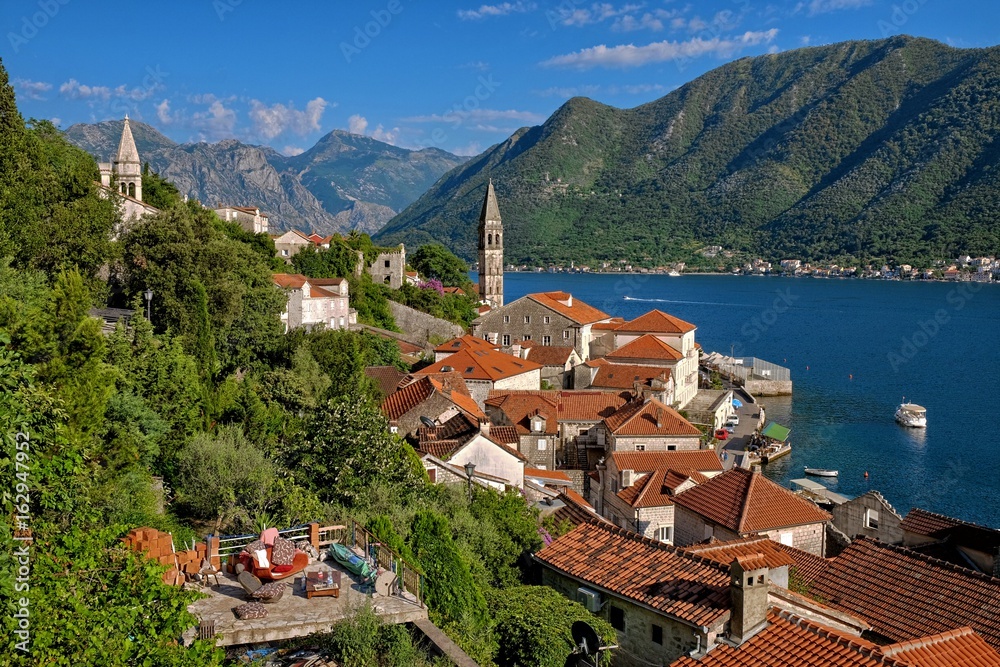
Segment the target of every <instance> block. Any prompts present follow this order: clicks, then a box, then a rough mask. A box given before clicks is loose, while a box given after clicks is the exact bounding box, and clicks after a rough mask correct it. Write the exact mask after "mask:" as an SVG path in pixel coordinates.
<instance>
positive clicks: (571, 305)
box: [566, 294, 573, 308]
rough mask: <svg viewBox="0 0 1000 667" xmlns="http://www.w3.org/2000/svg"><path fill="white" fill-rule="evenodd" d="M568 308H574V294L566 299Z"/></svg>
mask: <svg viewBox="0 0 1000 667" xmlns="http://www.w3.org/2000/svg"><path fill="white" fill-rule="evenodd" d="M566 306H567V307H568V308H572V307H573V295H572V294H570V295H568V296H567V297H566Z"/></svg>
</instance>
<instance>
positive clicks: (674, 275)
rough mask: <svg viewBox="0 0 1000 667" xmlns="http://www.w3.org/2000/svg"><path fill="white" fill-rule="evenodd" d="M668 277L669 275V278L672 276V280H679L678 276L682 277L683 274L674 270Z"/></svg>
mask: <svg viewBox="0 0 1000 667" xmlns="http://www.w3.org/2000/svg"><path fill="white" fill-rule="evenodd" d="M667 275H668V276H670V277H671V278H677V277H678V276H680V275H681V274H680V273H678V272H677V270H676V269H673V270H671V271H670V272H669V273H668V274H667Z"/></svg>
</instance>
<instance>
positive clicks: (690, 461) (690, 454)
mask: <svg viewBox="0 0 1000 667" xmlns="http://www.w3.org/2000/svg"><path fill="white" fill-rule="evenodd" d="M611 459H612V460H613V461H614V463H615V467H616V468H617V469H618V470H634V471H636V472H652V471H653V470H658V469H661V468H673V467H682V468H691V469H692V470H697V471H698V472H719V471H721V470H722V469H723V468H722V461H720V460H719V456H718V455H717V454H716V453H715V452H714V451H712V450H711V449H699V450H694V451H687V452H684V451H681V452H612V453H611Z"/></svg>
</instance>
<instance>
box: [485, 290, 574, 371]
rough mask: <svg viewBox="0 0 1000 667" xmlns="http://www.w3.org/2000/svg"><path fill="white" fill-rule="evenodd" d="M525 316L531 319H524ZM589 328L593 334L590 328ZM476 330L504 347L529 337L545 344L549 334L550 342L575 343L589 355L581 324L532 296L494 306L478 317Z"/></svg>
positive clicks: (567, 344) (559, 343)
mask: <svg viewBox="0 0 1000 667" xmlns="http://www.w3.org/2000/svg"><path fill="white" fill-rule="evenodd" d="M525 317H527V318H528V320H529V321H528V322H525V321H524V318H525ZM546 318H548V322H546V321H545V320H546ZM505 320H506V321H505ZM586 328H587V329H588V337H589V327H586ZM472 333H473V334H474V335H476V336H478V337H480V338H484V337H486V336H489V338H488V340H489V341H490V342H492V343H493V344H494V345H498V346H500V347H501V348H506V347H510V346H511V345H513V344H514V343H517V342H519V341H522V340H525V336H527V337H528V340H531V341H532V342H534V343H536V344H539V345H543V344H544V340H545V336H548V337H549V345H565V346H572V347H573V348H575V349H576V352H577V354H579V355H580V357H581V358H582V359H584V360H586V359H588V358H589V356H588V355H589V352H590V350H589V349H588V347H589V346H588V345H586V337H584V336H583V335H582V333H581V328H580V326H579V325H577V324H576V323H574V322H573V321H572V320H570V319H569V318H568V317H564V316H562V315H560V314H558V313H556V312H555V311H553V310H549V309H548V308H546V307H545V306H543V305H541V304H540V303H538V302H537V301H534V300H532V299H529V298H528V297H522V298H520V299H518V300H517V301H514V302H512V303H509V304H507V305H506V306H503V307H501V308H494V309H493V310H491V311H489V312H488V313H486V314H485V315H483V316H482V317H480V318H478V319H477V320H476V321H475V322H474V323H473V325H472ZM505 336H506V337H507V338H505ZM528 358H529V359H530V358H531V357H530V356H529V357H528Z"/></svg>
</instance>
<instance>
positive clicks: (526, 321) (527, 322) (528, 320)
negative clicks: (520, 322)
mask: <svg viewBox="0 0 1000 667" xmlns="http://www.w3.org/2000/svg"><path fill="white" fill-rule="evenodd" d="M524 323H525V324H531V315H525V316H524Z"/></svg>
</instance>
